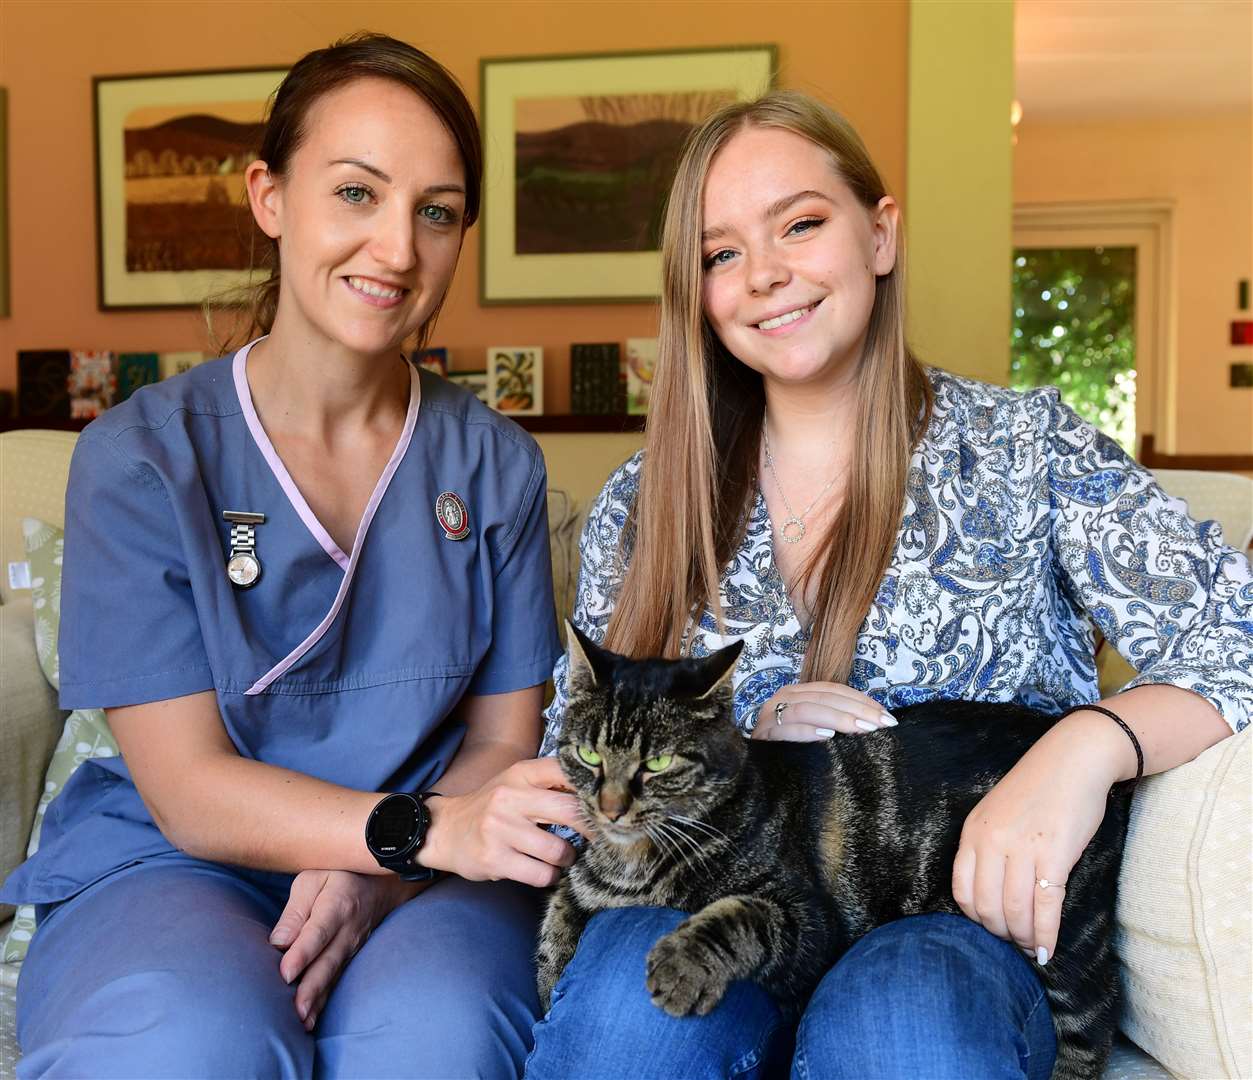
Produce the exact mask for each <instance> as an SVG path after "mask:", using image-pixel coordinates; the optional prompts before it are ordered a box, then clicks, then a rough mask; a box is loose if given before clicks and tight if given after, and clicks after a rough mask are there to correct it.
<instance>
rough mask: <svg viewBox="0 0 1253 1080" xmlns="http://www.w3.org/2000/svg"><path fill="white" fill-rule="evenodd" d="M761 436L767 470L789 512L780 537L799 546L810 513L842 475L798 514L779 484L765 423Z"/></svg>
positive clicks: (829, 483) (763, 423) (780, 531)
mask: <svg viewBox="0 0 1253 1080" xmlns="http://www.w3.org/2000/svg"><path fill="white" fill-rule="evenodd" d="M761 436H762V439H763V441H764V442H765V447H766V468H768V469H769V470H770V475H771V476H773V477H774V486H775V487H776V488H778V489H779V498H781V499H782V500H783V506H784V508H785V509H786V510H787V512H788V518H787V520H786V521H785V522H784V523H783V527H782V528H781V529H779V535H780V536H781V537H783V540H784V542H785V543H788V544H799V543H800V542H801V541H802V540H803V539H805V518H807V517H808V516H809V512H810V511H811V510H812V509H813V508H814V507H815V506H817V505H818V503H819V502H820V501H821V499H822V497H823V496H824V495H825V494H826V493H827V492H828V491H830V490H831V488H832V487H833V486H834V485H835V482H836V481H837V480H838V479H839V478H840V474H839V473H836V474H835V475H834V476H833V477H831V479H830V480H828V481H827V482H826V484H825V485H824V486H823V489H822V490H821V491H820V492H818V494H817V495H816V496H815V497H814V501H813V502H811V503H810V504H809V505H808V506H807V507H805V510H804V512H803V513H800V514H798V513H797V512H796V511H795V510H793V509H792V504H791V503H790V502H788V501H787V495H785V494H784V492H783V485H782V484H781V483H779V474H778V472H776V471H775V467H774V455H773V454H772V453H771V452H770V432H769V431H767V430H766V424H765V422H764V421H763V422H762V425H761Z"/></svg>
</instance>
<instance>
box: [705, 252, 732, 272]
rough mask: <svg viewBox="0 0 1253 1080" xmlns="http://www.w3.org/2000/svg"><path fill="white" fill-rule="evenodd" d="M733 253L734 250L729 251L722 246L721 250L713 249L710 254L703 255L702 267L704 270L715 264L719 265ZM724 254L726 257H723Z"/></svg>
mask: <svg viewBox="0 0 1253 1080" xmlns="http://www.w3.org/2000/svg"><path fill="white" fill-rule="evenodd" d="M734 254H735V252H733V251H730V250H728V249H726V248H723V249H722V250H721V251H715V252H714V253H713V254H712V255H706V256H705V259H704V267H705V269H706V270H710V269H712V268H713V267H715V266H721V265H722V264H723V263H724V262H726V261H727V259H729V258H730V257H731V256H732V255H734ZM724 255H725V256H726V257H727V258H726V259H724V258H723V256H724Z"/></svg>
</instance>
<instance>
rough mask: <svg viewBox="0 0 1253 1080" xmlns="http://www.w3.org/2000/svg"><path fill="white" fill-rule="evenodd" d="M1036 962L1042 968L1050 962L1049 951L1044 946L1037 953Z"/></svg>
mask: <svg viewBox="0 0 1253 1080" xmlns="http://www.w3.org/2000/svg"><path fill="white" fill-rule="evenodd" d="M1035 962H1036V963H1037V964H1039V965H1040V967H1044V965H1045V964H1047V963H1048V962H1049V951H1048V949H1046V948H1045V947H1044V946H1043V945H1041V946H1040V947H1039V948H1038V949H1036V951H1035Z"/></svg>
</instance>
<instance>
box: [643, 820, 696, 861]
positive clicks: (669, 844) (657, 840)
mask: <svg viewBox="0 0 1253 1080" xmlns="http://www.w3.org/2000/svg"><path fill="white" fill-rule="evenodd" d="M660 824H661V822H653V823H652V824H650V823H648V822H645V823H644V832H645V833H647V834H648V838H649V839H650V840H652V842H653V843H654V844H656V845H657V847H658V848H659V849H660V850H661V851H662V852H663V853H664V854H665V855H666V856H667V857H669V858H670V859H672V860H673V859H675V857H676V856H678V858H679V859H682V860H683V861H684V862H685V863H687V865H688V867H689V868H691V870H692V872H693V873H695V872H696V868H695V867H693V866H692V864H691V863H690V862H688V860H687V856H686V855H685V854H684V853H683V850H682V849H681V848H679V847H678V846H677V845H676V844H675V843H674V841H673V840H669V839H667V838H666V837H665V835H663V834H662V833H660V832H655V831H654V829H653V826H654V825H660ZM676 861H677V860H676Z"/></svg>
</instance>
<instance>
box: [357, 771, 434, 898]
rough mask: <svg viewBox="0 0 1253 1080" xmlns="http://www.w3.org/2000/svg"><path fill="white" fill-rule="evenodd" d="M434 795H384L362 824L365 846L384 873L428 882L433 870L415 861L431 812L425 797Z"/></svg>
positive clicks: (432, 793) (429, 821)
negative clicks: (392, 873)
mask: <svg viewBox="0 0 1253 1080" xmlns="http://www.w3.org/2000/svg"><path fill="white" fill-rule="evenodd" d="M434 794H436V793H435V792H433V791H431V792H425V793H423V794H420V795H416V794H415V795H411V794H409V793H408V792H400V793H398V794H396V795H388V796H387V797H386V798H385V799H383V800H382V801H381V802H380V803H378V805H377V806H375V807H374V809H373V810H371V811H370V817H369V820H368V821H367V822H366V825H365V846H366V847H367V848H369V849H370V854H371V855H373V856H374V858H375V859H376V860H377V862H378V864H379V866H381V867H382V868H383V869H384V870H391V871H393V872H395V873H396V874H397V875H399V876H400V878H401V879H402V880H404V881H430V880H431V879H432V878H433V877H435V875H436V873H437V871H435V870H432V869H431V868H430V867H426V866H419V865H418V864H417V862H416V861H415V859H416V857H417V854H418V849H419V848H420V847H421V846H422V841H424V840H425V839H426V831H427V829H428V828H430V825H431V812H430V811H429V810H428V809H427V808H426V803H425V801H424V800H425V798H426V796H427V795H434Z"/></svg>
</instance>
